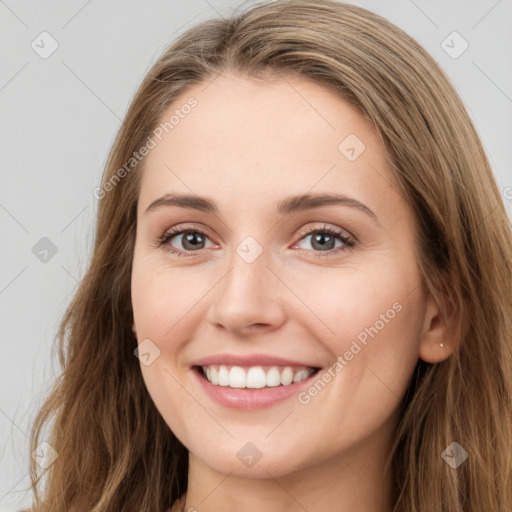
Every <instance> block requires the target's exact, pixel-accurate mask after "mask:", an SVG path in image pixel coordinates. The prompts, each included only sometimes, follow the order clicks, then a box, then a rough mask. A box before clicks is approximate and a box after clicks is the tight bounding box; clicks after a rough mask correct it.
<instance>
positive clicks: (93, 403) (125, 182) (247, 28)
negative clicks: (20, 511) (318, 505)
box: [30, 0, 512, 512]
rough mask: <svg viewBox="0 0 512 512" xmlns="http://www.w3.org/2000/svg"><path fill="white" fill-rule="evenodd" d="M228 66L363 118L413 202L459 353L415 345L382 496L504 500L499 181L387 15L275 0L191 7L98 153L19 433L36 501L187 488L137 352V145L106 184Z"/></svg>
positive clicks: (493, 506)
mask: <svg viewBox="0 0 512 512" xmlns="http://www.w3.org/2000/svg"><path fill="white" fill-rule="evenodd" d="M225 70H229V71H232V72H235V73H238V74H243V75H245V76H250V77H254V78H262V79H268V78H269V77H270V78H271V77H279V76H282V77H286V76H291V75H293V74H296V75H299V76H301V77H304V78H307V79H309V80H311V81H313V82H315V83H317V84H321V85H323V86H325V87H327V88H329V89H330V90H332V91H334V92H335V93H336V94H338V95H339V96H340V97H341V98H344V99H345V100H348V101H349V102H350V103H351V104H352V105H353V106H355V107H356V108H357V109H358V111H359V112H360V113H361V114H362V115H363V116H364V117H365V118H367V119H368V120H369V121H370V122H371V123H372V125H373V126H374V127H375V128H376V130H377V133H378V134H379V136H380V138H381V139H382V141H383V143H384V146H385V148H386V152H387V154H388V157H389V160H390V162H391V163H392V170H393V173H394V174H395V175H396V179H397V182H398V183H399V186H400V188H401V192H402V193H403V195H404V197H405V198H406V200H407V202H408V203H409V204H410V206H411V208H412V210H413V212H414V216H415V221H416V225H417V233H416V249H417V251H416V253H417V259H418V265H419V267H420V269H421V273H422V279H423V283H422V284H423V286H424V290H425V292H427V293H431V294H432V296H433V297H434V298H435V300H436V301H437V303H438V304H439V305H442V306H443V307H444V308H446V307H448V308H449V309H450V311H452V312H453V314H456V315H457V319H458V320H457V325H458V334H457V336H458V339H457V346H458V348H457V350H456V351H455V352H454V353H453V354H452V355H451V356H450V357H449V358H448V359H447V360H445V361H443V362H442V363H438V364H429V363H425V362H424V361H422V360H419V361H418V363H417V366H416V369H415V371H414V374H413V376H412V378H411V382H410V385H409V388H408V390H407V392H406V394H405V396H404V399H403V401H402V404H401V415H400V420H399V424H398V425H397V430H396V438H395V442H394V444H393V446H392V447H391V456H390V464H391V465H392V466H391V467H392V474H393V479H394V483H393V490H392V492H393V504H394V511H395V512H432V511H436V512H437V511H444V512H462V511H463V512H482V511H484V510H485V511H486V512H503V511H505V510H511V509H512V488H511V485H512V450H511V446H510V444H511V439H512V427H511V426H512V264H511V255H512V229H511V224H510V219H509V217H508V215H507V212H506V209H505V206H504V202H503V199H502V197H501V194H500V190H499V189H498V187H497V185H496V181H495V178H494V177H493V173H492V170H491V167H490V164H489V161H488V158H487V156H486V154H485V152H484V149H483V147H482V143H481V141H480V140H479V137H478V135H477V132H476V130H475V128H474V125H473V123H472V121H471V119H470V117H469V115H468V113H467V111H466V109H465V107H464V105H463V103H462V101H461V99H460V98H459V96H458V95H457V93H456V91H455V89H454V87H453V86H452V85H451V83H450V81H449V79H448V78H447V76H446V75H445V74H444V72H443V71H442V70H441V69H440V67H439V66H438V65H437V63H436V62H435V60H434V59H433V58H432V57H431V56H430V55H429V54H428V53H427V52H426V51H425V50H424V49H423V48H422V47H421V46H420V45H419V44H418V43H417V42H416V41H415V40H414V39H412V38H411V37H410V36H408V35H407V34H406V33H405V32H403V31H402V30H400V29H399V28H397V27H396V26H395V25H393V24H392V23H390V22H389V21H387V20H386V19H384V18H382V17H380V16H378V15H377V14H374V13H372V12H370V11H368V10H366V9H363V8H361V7H358V6H355V5H351V4H345V3H342V2H338V1H334V0H276V1H270V2H264V3H258V4H256V5H253V6H252V7H251V8H250V9H245V8H242V9H241V10H240V12H235V13H233V15H232V16H231V17H229V18H228V19H213V20H207V21H204V22H202V23H200V24H198V25H196V26H195V27H193V28H191V29H189V30H188V31H186V32H185V33H184V34H182V35H181V36H180V37H179V38H178V39H177V40H175V41H174V42H173V43H172V44H171V45H170V46H169V47H168V49H166V50H165V52H164V53H163V54H162V56H161V57H160V58H158V60H157V61H156V62H155V63H154V65H153V66H152V67H151V69H150V70H149V72H148V73H147V75H146V76H145V78H144V79H143V81H142V83H141V85H140V86H139V89H138V91H137V92H136V94H135V96H134V98H133V101H132V103H131V105H130V107H129V110H128V112H127V114H126V116H125V118H124V120H123V123H122V125H121V127H120V129H119V132H118V133H117V136H116V139H115V141H114V144H113V147H112V149H111V152H110V155H109V158H108V161H107V163H106V167H105V171H104V175H103V182H102V183H103V185H102V186H103V187H104V190H108V193H104V194H102V196H103V197H101V199H100V200H99V204H98V216H97V223H96V231H95V241H94V247H93V253H92V257H91V260H90V263H89V266H88V269H87V271H86V273H85V275H84V277H83V279H82V281H81V283H80V286H79V288H78V290H77V292H76V294H75V296H74V297H73V300H72V301H71V303H70V305H69V307H68V309H67V311H66V313H65V316H64V317H63V319H62V322H61V325H60V328H59V332H58V336H57V339H56V343H57V342H58V355H59V362H60V366H61V372H60V374H59V376H58V378H57V379H56V381H55V383H54V386H53V388H52V389H51V390H50V392H49V393H48V396H46V397H45V402H44V404H43V406H42V407H41V409H40V410H39V411H38V414H37V417H36V419H35V422H34V425H33V429H32V432H31V450H34V449H36V447H37V446H38V445H39V443H40V442H42V441H47V442H48V443H50V445H51V446H52V447H53V448H54V449H55V450H56V451H57V453H58V458H57V459H56V460H55V461H54V462H53V464H52V465H51V466H50V467H48V468H47V469H46V470H44V471H42V472H41V471H40V468H39V467H38V466H37V464H36V462H35V461H34V460H31V468H30V474H31V487H32V490H33V493H34V501H33V509H32V510H33V511H34V512H50V511H51V512H72V511H73V512H75V511H76V512H85V511H94V512H99V511H102V512H118V511H119V510H123V511H124V512H129V511H137V512H146V511H147V512H150V511H151V512H154V511H164V510H166V509H168V508H169V507H171V506H172V504H173V503H174V502H175V500H176V499H177V498H178V497H179V496H180V495H181V494H182V493H183V492H184V491H185V490H186V488H187V473H188V453H187V450H186V448H185V447H184V446H183V445H182V444H181V443H180V441H179V440H178V439H177V438H176V437H175V436H174V434H173V432H172V431H171V430H170V429H169V427H168V426H167V424H166V423H165V422H164V420H163V419H162V417H161V415H160V414H159V412H158V411H157V409H156V407H155V405H154V403H153V401H152V400H151V397H150V395H149V393H148V391H147V389H146V386H145V384H144V381H143V378H142V375H141V370H140V363H139V361H138V359H137V358H136V357H135V356H134V349H135V348H136V347H137V340H136V338H135V336H134V334H133V332H132V329H131V326H132V321H133V312H132V306H131V294H130V279H131V265H132V258H133V250H134V243H135V233H136V221H137V218H136V206H137V200H138V191H139V184H140V182H139V178H140V174H141V169H142V165H143V163H144V160H142V161H141V162H140V163H137V165H135V166H134V167H133V169H132V170H130V172H129V173H126V176H124V177H123V178H122V179H121V180H117V181H118V182H116V185H115V186H111V187H108V188H107V187H106V184H107V183H108V182H109V180H112V179H113V178H114V176H115V175H116V173H118V171H119V169H120V168H122V167H123V166H124V165H125V164H126V162H128V161H129V159H130V158H131V157H132V155H133V153H134V152H135V151H137V150H138V149H139V148H140V147H141V146H143V145H144V143H145V141H146V139H147V137H148V136H150V135H151V134H152V132H153V130H154V129H155V128H156V127H157V125H158V122H159V119H160V118H161V116H162V114H163V112H164V111H165V109H167V108H168V107H169V105H170V104H171V103H172V102H173V101H174V100H175V98H177V96H178V95H180V94H182V93H183V92H184V91H186V90H187V88H189V87H190V86H192V85H194V84H197V83H206V82H207V81H209V80H212V79H214V78H215V76H217V75H218V74H219V73H222V72H223V71H225ZM117 176H118V177H119V174H117ZM110 183H112V181H110ZM453 441H456V442H457V443H459V444H460V445H461V446H462V447H463V448H464V449H465V450H466V451H467V452H468V454H469V457H468V459H467V460H466V461H465V462H464V463H463V464H461V465H460V466H459V467H458V468H457V469H453V468H452V467H450V466H449V465H448V464H447V463H446V462H445V461H444V460H443V458H442V457H441V454H442V452H443V451H444V450H445V448H446V447H447V446H449V445H450V444H451V443H452V442H453ZM43 482H44V488H43V487H42V484H43Z"/></svg>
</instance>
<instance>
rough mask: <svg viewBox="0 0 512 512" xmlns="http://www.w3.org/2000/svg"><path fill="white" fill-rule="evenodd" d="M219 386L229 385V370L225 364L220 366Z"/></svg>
mask: <svg viewBox="0 0 512 512" xmlns="http://www.w3.org/2000/svg"><path fill="white" fill-rule="evenodd" d="M219 386H229V372H228V369H227V368H226V367H225V366H221V367H220V368H219Z"/></svg>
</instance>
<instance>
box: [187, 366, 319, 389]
mask: <svg viewBox="0 0 512 512" xmlns="http://www.w3.org/2000/svg"><path fill="white" fill-rule="evenodd" d="M194 368H195V370H196V371H197V372H198V373H199V374H200V375H201V377H202V378H204V379H206V380H207V381H208V382H210V384H213V385H214V386H223V387H229V388H233V389H263V388H272V387H278V386H281V387H283V386H289V385H291V384H295V383H297V382H301V381H303V380H306V379H308V378H309V377H311V375H313V374H315V373H317V372H318V371H319V370H320V368H317V367H306V366H302V367H293V366H231V365H222V364H221V365H218V364H212V365H208V366H195V367H194Z"/></svg>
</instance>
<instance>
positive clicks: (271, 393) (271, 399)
mask: <svg viewBox="0 0 512 512" xmlns="http://www.w3.org/2000/svg"><path fill="white" fill-rule="evenodd" d="M192 373H193V374H194V375H195V378H196V379H198V380H199V383H200V385H201V386H202V387H203V389H204V390H205V391H206V393H207V394H208V395H209V396H210V397H211V398H212V399H213V400H215V401H216V402H217V403H219V404H221V405H224V406H226V407H231V408H234V409H262V408H264V407H269V406H271V405H273V404H275V403H277V402H281V401H283V400H286V399H287V398H290V397H292V396H294V395H297V394H298V393H299V392H300V390H301V389H302V388H304V387H307V386H308V385H310V384H311V381H312V380H313V379H314V378H315V376H316V374H317V373H318V372H315V373H313V374H312V375H310V376H309V377H308V378H307V379H304V380H301V381H300V382H294V383H293V384H289V385H288V386H282V385H280V386H275V387H270V388H261V389H247V388H244V389H236V388H230V387H229V386H215V385H214V384H212V383H211V382H210V381H209V380H207V379H206V377H203V376H202V374H201V370H200V369H198V368H193V369H192Z"/></svg>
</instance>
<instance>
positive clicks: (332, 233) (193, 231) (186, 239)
mask: <svg viewBox="0 0 512 512" xmlns="http://www.w3.org/2000/svg"><path fill="white" fill-rule="evenodd" d="M345 233H346V232H344V231H341V230H340V229H336V228H332V227H329V226H326V225H324V226H322V227H320V228H314V229H309V230H308V231H306V232H304V233H301V235H300V236H301V238H300V240H299V241H298V242H296V243H295V244H294V245H293V246H292V248H295V247H296V246H297V244H298V243H299V242H301V241H302V240H305V239H306V238H307V237H312V239H311V240H312V243H313V246H316V247H317V248H318V247H320V250H319V251H313V252H316V253H319V254H318V256H320V257H322V256H331V255H333V253H339V252H341V251H347V250H350V249H351V248H352V247H353V246H354V245H355V240H354V239H353V238H352V237H350V236H346V234H345ZM182 235H186V236H183V237H182V239H181V240H182V241H181V243H182V246H183V247H184V249H178V248H176V247H173V246H172V245H171V241H172V240H173V239H174V238H176V237H178V236H182ZM313 235H316V236H314V237H313ZM318 235H320V236H318ZM326 235H327V236H326ZM198 238H199V242H198V243H195V242H194V240H197V239H198ZM205 239H208V240H209V236H208V234H207V233H205V232H204V231H203V230H202V229H199V228H179V227H172V228H170V229H169V230H168V231H167V232H166V233H164V235H163V236H162V237H160V238H158V240H157V244H156V245H157V246H158V247H165V248H166V249H167V250H168V251H170V252H171V253H173V254H176V255H177V256H192V254H190V253H194V252H199V251H200V250H201V249H204V248H205V247H199V249H197V246H198V245H201V244H204V243H205V241H206V240H205ZM326 239H327V241H325V240H326ZM336 239H338V240H340V241H341V242H342V244H341V246H338V247H335V246H334V247H333V248H331V249H327V250H326V249H324V247H325V246H328V245H330V243H331V242H332V241H334V244H336V242H335V240H336ZM184 244H192V247H193V249H192V250H187V249H186V248H185V245H184ZM194 247H195V248H194ZM299 249H300V250H305V251H308V249H303V248H299Z"/></svg>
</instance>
